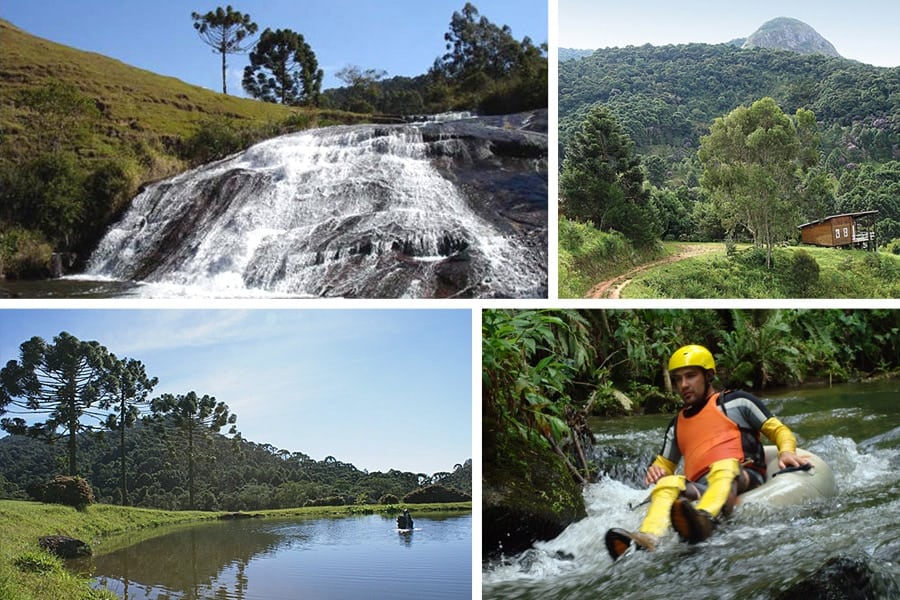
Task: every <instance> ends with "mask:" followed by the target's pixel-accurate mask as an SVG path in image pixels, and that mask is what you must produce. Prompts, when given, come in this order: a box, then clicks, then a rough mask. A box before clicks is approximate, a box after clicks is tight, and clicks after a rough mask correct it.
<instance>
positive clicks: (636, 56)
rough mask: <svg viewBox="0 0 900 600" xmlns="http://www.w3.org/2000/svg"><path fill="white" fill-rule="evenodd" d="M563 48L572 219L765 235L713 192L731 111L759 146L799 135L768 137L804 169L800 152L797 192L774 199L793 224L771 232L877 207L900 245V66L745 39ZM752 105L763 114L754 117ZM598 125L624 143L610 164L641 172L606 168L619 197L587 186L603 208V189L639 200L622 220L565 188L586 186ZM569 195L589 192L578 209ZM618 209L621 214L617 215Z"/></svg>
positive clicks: (635, 235)
mask: <svg viewBox="0 0 900 600" xmlns="http://www.w3.org/2000/svg"><path fill="white" fill-rule="evenodd" d="M560 56H561V57H566V58H568V59H567V60H561V62H560V65H559V111H560V114H559V117H560V120H559V130H560V131H559V140H560V148H559V150H560V159H561V160H560V165H561V176H560V181H561V187H560V198H561V210H562V213H563V223H562V224H561V228H564V227H565V226H566V223H565V221H566V219H569V218H572V219H575V220H579V221H583V222H590V223H592V224H593V225H594V226H596V227H597V229H599V230H600V231H603V232H612V231H617V232H620V233H623V234H624V235H625V236H626V237H627V238H628V239H629V240H631V241H632V242H633V243H635V244H636V245H646V244H648V243H651V244H652V241H653V240H658V239H666V240H682V241H721V240H737V241H741V240H746V241H751V240H752V241H757V242H758V239H759V230H758V228H757V229H754V227H755V226H756V225H755V224H754V225H751V224H748V223H738V222H736V219H734V218H731V217H732V216H733V215H728V214H726V212H725V206H724V204H725V203H722V202H716V201H715V200H716V198H715V197H714V195H715V194H714V193H713V190H714V189H716V188H717V189H718V190H719V191H718V192H716V194H719V195H720V196H721V195H722V194H724V193H725V189H726V188H727V185H718V186H717V185H713V184H714V182H713V179H714V178H713V177H712V176H710V175H708V176H707V178H706V179H705V180H704V174H707V172H708V171H709V168H710V166H712V165H717V164H721V160H723V159H724V156H723V155H722V154H721V153H720V152H719V151H718V150H715V149H713V148H712V146H713V141H714V140H713V138H711V137H710V133H711V131H712V130H713V126H714V123H716V122H719V121H721V122H722V126H723V127H726V126H729V123H730V124H731V125H730V126H733V127H737V128H743V130H744V133H743V134H742V135H744V139H745V142H746V143H748V144H750V143H756V144H757V145H760V144H762V143H763V139H764V138H763V137H760V138H756V139H755V141H754V140H750V141H748V140H749V138H748V134H749V133H750V132H752V131H753V128H754V127H759V128H760V131H766V132H770V131H775V130H777V129H778V128H783V131H785V132H789V133H788V135H787V136H786V137H783V138H782V139H781V141H776V139H775V138H776V137H777V136H768V134H767V136H766V137H765V139H767V140H768V141H766V142H765V144H767V148H768V150H767V151H766V152H764V153H762V154H761V155H760V159H761V160H763V161H764V160H765V159H764V155H765V154H768V155H769V156H775V155H776V154H778V153H779V152H781V151H782V150H784V149H787V148H788V146H790V151H789V152H788V154H789V155H791V156H794V157H795V158H794V159H793V160H796V161H797V165H798V167H799V166H800V165H801V163H802V170H799V169H798V170H797V171H796V173H795V175H796V176H797V179H796V181H795V182H794V183H793V184H791V186H790V189H789V190H787V191H785V190H782V191H781V192H780V193H779V194H778V198H772V201H773V202H775V201H780V202H782V204H783V205H784V206H782V208H788V209H790V210H785V211H782V212H781V213H779V216H778V217H777V220H779V221H780V222H781V223H782V224H784V223H786V224H787V225H786V226H785V227H783V228H782V229H783V231H782V232H779V233H778V235H777V236H775V238H777V239H775V238H772V239H770V242H771V243H779V242H780V243H785V242H786V243H794V242H796V241H797V240H798V239H799V232H798V230H797V229H796V228H797V226H799V225H801V224H803V223H808V222H811V221H815V220H818V219H821V218H823V217H825V216H828V215H835V214H843V213H850V212H860V211H870V210H876V211H878V224H877V242H878V246H879V247H880V248H884V247H885V246H887V245H889V246H890V249H892V250H893V249H895V248H898V246H900V244H898V243H894V244H890V242H891V240H893V239H896V238H900V201H898V200H897V198H898V192H900V68H892V69H888V68H880V67H874V66H871V65H865V64H862V63H859V62H856V61H852V60H847V59H843V58H840V57H830V56H825V55H822V54H799V53H796V52H789V51H784V50H775V49H768V48H748V49H743V48H740V47H738V46H737V45H734V44H720V45H708V44H685V45H677V46H676V45H669V46H662V47H655V46H651V45H645V46H641V47H633V46H632V47H628V48H608V49H601V50H596V51H594V52H593V53H590V54H587V55H585V54H584V53H582V52H580V51H570V50H564V51H560ZM764 100H765V101H764ZM769 100H771V101H769ZM763 101H764V102H763ZM760 102H762V103H761V104H759V103H760ZM763 106H765V107H767V108H766V110H765V111H764V112H766V114H767V116H765V117H762V116H761V113H762V112H763V111H762V110H761V107H763ZM742 107H743V108H742ZM753 107H757V108H755V109H754V108H753ZM741 111H744V112H741ZM746 115H756V116H755V117H753V119H750V120H747V117H746ZM779 115H780V116H779ZM729 118H730V121H729V120H727V119H729ZM754 119H755V120H754ZM785 119H788V120H787V121H785ZM739 123H740V124H739ZM772 124H777V125H776V126H775V127H776V129H772ZM748 128H749V129H748ZM588 131H606V132H608V133H609V134H610V135H611V136H612V138H611V139H615V140H618V141H617V142H616V145H615V152H614V153H611V154H610V153H605V154H603V156H605V157H606V158H605V159H603V158H601V159H599V162H600V163H603V164H606V165H608V166H609V167H610V168H614V167H615V166H616V165H623V164H628V165H630V164H631V163H632V157H634V158H636V159H637V160H638V161H639V163H640V169H639V171H640V174H641V175H642V180H643V185H641V182H640V181H638V179H641V178H640V177H638V176H637V175H636V171H635V169H633V168H631V169H630V171H629V172H628V174H627V175H626V174H625V173H624V172H621V173H617V174H611V175H608V176H605V177H606V181H607V183H606V184H604V185H610V186H612V187H611V188H610V189H614V190H618V191H616V192H615V193H613V194H612V195H608V194H605V193H603V194H599V195H598V194H597V193H585V194H583V195H584V197H592V198H594V199H595V205H594V206H593V207H592V209H593V208H597V205H601V204H603V203H604V202H605V200H603V199H604V198H607V199H608V198H612V199H613V201H614V202H613V204H616V203H617V202H618V203H619V204H620V206H621V205H623V204H622V202H620V201H619V200H623V201H624V206H626V207H630V208H628V209H627V210H623V209H621V208H619V209H616V211H613V212H612V218H610V214H611V213H610V211H606V212H605V213H604V217H603V222H601V221H600V220H598V218H596V215H593V216H590V217H587V216H586V215H585V214H584V210H583V209H584V203H583V202H581V201H580V200H578V198H577V196H578V193H577V188H568V189H567V188H566V187H565V186H564V185H563V184H564V183H565V181H567V180H568V181H570V182H577V183H578V185H581V186H582V188H583V183H582V182H584V181H585V178H584V177H582V176H581V175H580V173H582V174H583V173H584V172H585V171H584V168H585V166H584V165H580V166H578V165H577V164H576V163H577V162H578V160H580V159H579V158H578V157H579V156H582V155H584V154H585V149H589V148H590V143H589V140H590V135H589V134H588ZM579 135H581V136H582V137H579ZM585 136H586V137H585ZM707 138H708V140H709V141H708V142H707V146H709V148H707V150H706V151H705V152H706V154H705V155H704V154H703V153H701V152H700V150H701V145H702V141H703V140H704V139H707ZM782 142H783V144H782ZM748 147H749V146H748ZM760 147H761V146H760ZM573 151H574V152H575V155H572V157H571V160H569V163H568V168H569V169H575V170H574V171H572V172H571V173H570V174H569V175H566V169H567V158H569V157H570V155H571V154H572V152H573ZM588 155H590V152H588ZM595 155H596V153H595ZM704 157H705V158H704ZM773 166H774V163H770V165H769V167H766V169H768V170H767V171H765V173H766V176H772V175H773V174H772V173H771V168H770V167H773ZM593 169H594V171H595V172H596V167H593ZM589 170H590V169H589ZM760 173H762V171H760ZM616 178H621V180H623V181H627V184H622V183H620V182H619V181H616ZM776 178H777V177H776ZM748 181H749V180H745V183H747V182H748ZM725 183H726V184H728V185H731V184H734V183H736V180H734V179H733V180H731V181H728V182H725ZM718 184H722V182H721V181H720V182H718ZM764 187H765V186H764ZM573 189H574V192H573ZM748 189H749V187H748V186H746V185H745V187H744V191H743V192H742V193H745V194H747V197H748V201H750V202H751V203H752V199H753V198H754V197H759V194H755V193H750V192H749V191H748ZM760 189H764V188H760ZM629 190H630V191H629ZM732 191H733V190H732ZM567 196H571V197H573V198H575V199H576V201H578V202H579V204H578V207H577V208H576V209H575V210H574V212H573V210H572V207H568V206H567V202H569V199H568V198H567ZM723 197H724V196H723ZM617 199H619V200H617ZM570 213H571V214H570ZM616 214H618V215H623V216H622V218H619V219H618V220H617V218H616ZM635 215H639V218H638V219H637V221H639V225H636V219H635ZM770 222H771V221H770ZM561 237H563V236H562V234H561ZM770 238H771V236H770ZM566 252H567V248H565V247H564V245H562V244H561V249H560V255H561V261H565V260H568V259H567V255H566ZM563 267H566V265H563V266H562V267H561V269H563V270H564V268H563ZM776 268H777V265H776Z"/></svg>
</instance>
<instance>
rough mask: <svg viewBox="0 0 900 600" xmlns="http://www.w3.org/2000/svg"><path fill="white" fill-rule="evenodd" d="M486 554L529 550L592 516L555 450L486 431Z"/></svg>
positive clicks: (486, 555)
mask: <svg viewBox="0 0 900 600" xmlns="http://www.w3.org/2000/svg"><path fill="white" fill-rule="evenodd" d="M483 461H484V468H483V469H484V470H483V481H482V508H483V526H482V530H483V531H482V538H481V539H482V542H481V543H482V546H481V548H482V555H483V558H485V559H489V558H496V557H498V556H499V555H500V554H505V555H511V554H518V553H519V552H523V551H524V550H527V549H528V548H530V547H531V545H532V544H534V542H535V541H538V540H549V539H552V538H554V537H556V536H558V535H559V534H560V533H562V531H563V530H564V529H565V528H566V527H568V526H569V525H570V524H572V523H574V522H575V521H578V520H580V519H583V518H584V517H585V516H587V512H586V510H585V506H584V497H583V495H582V490H581V486H580V485H579V484H578V483H577V482H576V481H575V480H574V479H573V478H572V474H571V473H570V472H569V470H568V468H567V467H566V465H565V464H564V463H563V461H562V460H561V459H560V458H559V457H558V456H557V455H556V454H554V453H553V451H552V450H550V449H549V448H540V447H537V446H535V445H532V444H528V443H527V442H526V441H525V440H522V439H521V438H518V437H514V436H509V437H502V438H498V437H497V436H495V435H494V434H493V433H492V432H490V431H489V430H486V431H485V450H484V458H483Z"/></svg>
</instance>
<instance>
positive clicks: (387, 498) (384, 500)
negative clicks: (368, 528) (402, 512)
mask: <svg viewBox="0 0 900 600" xmlns="http://www.w3.org/2000/svg"><path fill="white" fill-rule="evenodd" d="M399 503H400V498H398V497H397V496H395V495H393V494H385V495H384V496H382V497H381V498H379V499H378V504H399Z"/></svg>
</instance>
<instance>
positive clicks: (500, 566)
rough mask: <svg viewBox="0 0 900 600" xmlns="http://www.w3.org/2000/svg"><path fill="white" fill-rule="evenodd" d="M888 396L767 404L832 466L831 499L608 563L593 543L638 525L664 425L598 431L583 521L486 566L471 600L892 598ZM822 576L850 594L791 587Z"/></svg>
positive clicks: (896, 432) (893, 496)
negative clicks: (597, 476)
mask: <svg viewBox="0 0 900 600" xmlns="http://www.w3.org/2000/svg"><path fill="white" fill-rule="evenodd" d="M873 388H874V390H876V391H875V392H873V391H872V390H873ZM848 389H849V391H847V390H848ZM896 392H897V386H896V384H895V383H892V382H887V383H882V384H867V386H860V388H859V389H850V386H847V388H846V389H844V390H842V391H841V392H838V391H834V397H836V398H840V399H835V400H834V401H833V402H830V403H829V405H827V406H824V407H822V404H824V401H823V400H822V397H829V396H830V394H829V390H821V391H817V392H816V394H817V397H816V399H815V400H810V399H808V396H809V395H808V394H804V396H803V397H801V398H797V399H794V398H790V399H789V400H787V401H785V402H784V403H783V404H782V403H780V402H777V401H776V402H772V403H770V405H769V406H770V408H772V410H773V412H775V413H776V414H781V415H786V416H785V418H784V422H785V423H786V424H788V425H789V426H790V427H791V428H792V429H793V430H794V431H795V432H796V433H797V434H798V436H799V441H800V445H801V447H803V448H806V449H808V450H810V451H811V452H814V453H815V454H817V455H819V456H820V457H822V458H823V459H824V460H825V461H826V462H827V463H828V464H829V466H830V467H831V468H832V470H833V472H834V474H835V477H836V479H837V482H838V490H839V495H838V496H837V497H834V498H827V499H822V500H820V501H815V502H809V503H805V504H800V505H795V506H789V507H784V508H780V509H773V508H766V507H762V506H759V505H755V506H749V505H748V506H745V507H739V508H738V510H737V511H736V512H735V514H734V515H733V516H732V518H731V519H729V520H727V521H725V522H724V523H723V524H722V525H721V526H720V527H719V528H718V530H717V531H716V532H715V534H714V535H713V536H712V537H711V538H710V539H709V540H707V541H705V542H703V543H701V544H698V545H695V546H691V545H688V544H685V543H682V542H680V541H678V540H677V536H675V535H674V534H672V535H670V536H668V537H666V538H664V539H663V541H662V544H661V546H660V548H658V549H657V551H656V552H631V553H630V554H627V555H626V556H625V557H623V558H621V559H620V560H619V561H617V562H613V561H612V560H611V559H610V557H609V554H608V553H607V551H606V548H605V546H604V542H603V534H604V532H605V531H606V530H607V529H609V528H610V527H623V528H625V529H632V530H634V529H637V528H638V527H639V526H640V523H641V520H642V519H643V516H644V514H645V513H646V509H647V506H646V505H642V506H639V505H640V504H641V502H642V501H643V500H645V499H646V498H647V496H648V493H649V490H648V489H647V488H646V487H645V486H644V485H643V483H642V481H641V480H642V479H643V472H644V470H645V469H646V465H647V464H648V463H649V462H650V461H651V460H652V458H653V456H654V455H655V452H656V451H658V448H659V442H660V437H661V435H662V431H663V429H664V428H665V425H666V424H667V422H668V417H666V418H661V417H641V418H639V419H637V420H636V419H630V420H625V421H622V422H621V423H610V424H609V425H610V426H609V428H608V430H607V431H605V432H600V433H598V435H597V445H596V449H597V450H598V452H599V454H600V456H598V457H597V460H598V463H599V466H600V468H601V471H602V473H603V474H604V477H603V479H602V480H601V481H600V482H599V483H596V484H592V485H589V486H587V487H586V488H585V492H584V498H585V505H586V507H587V512H588V516H587V518H585V519H582V520H581V521H578V522H576V523H573V524H572V525H570V526H569V527H568V528H566V530H565V531H564V532H563V533H562V534H561V535H559V536H558V537H557V538H556V539H553V540H549V541H546V542H539V543H536V544H535V545H534V547H533V548H532V549H530V550H528V551H526V552H524V553H522V554H519V555H516V556H510V557H505V559H504V560H502V561H499V562H497V561H495V562H493V563H491V564H487V565H485V569H484V571H483V573H482V590H483V593H482V597H483V598H484V599H485V600H501V599H513V598H515V599H518V600H523V599H535V600H537V599H541V600H543V599H545V598H552V599H555V600H563V599H565V600H581V599H584V600H587V599H592V600H593V599H595V598H616V599H623V600H625V599H633V600H647V599H660V600H663V599H669V598H721V599H740V600H744V599H751V600H771V599H778V600H782V599H784V598H791V599H793V598H807V597H827V598H838V597H841V598H844V597H853V598H867V599H868V598H871V599H876V598H877V599H880V598H884V599H887V598H897V597H900V596H898V594H900V531H898V529H897V526H896V524H897V522H898V519H900V496H898V495H897V490H898V489H900V469H898V467H900V413H898V411H897V408H896V404H895V402H896V401H895V394H896ZM813 406H818V407H820V408H818V409H813V408H811V407H813ZM795 407H796V408H795ZM807 411H808V412H807ZM792 413H793V414H792ZM642 427H647V429H641V428H642ZM825 432H829V433H825ZM804 435H806V436H809V437H804ZM854 437H855V438H857V439H856V440H854V439H853V438H854ZM622 465H629V466H628V467H627V468H623V467H622ZM631 507H634V508H633V509H632V508H631ZM829 569H830V570H831V571H830V576H831V577H834V578H835V580H836V581H837V585H839V586H840V588H839V589H844V590H846V589H848V588H849V589H853V590H854V591H855V592H857V593H858V595H846V593H844V595H841V594H840V593H838V592H834V593H833V594H832V595H827V596H825V595H822V594H821V593H819V594H813V595H812V596H811V595H809V592H808V591H807V592H806V593H804V592H802V591H799V592H798V591H796V590H795V589H793V588H794V586H798V585H801V584H803V583H805V582H808V581H812V582H822V580H823V579H825V577H827V576H828V575H829ZM823 573H824V575H823ZM835 573H838V574H837V575H836V574H835ZM807 589H808V588H807ZM835 594H837V595H835Z"/></svg>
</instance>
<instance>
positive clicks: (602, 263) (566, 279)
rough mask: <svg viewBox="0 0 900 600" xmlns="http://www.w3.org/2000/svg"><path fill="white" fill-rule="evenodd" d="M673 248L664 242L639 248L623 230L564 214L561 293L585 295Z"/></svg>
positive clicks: (560, 257)
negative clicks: (606, 228)
mask: <svg viewBox="0 0 900 600" xmlns="http://www.w3.org/2000/svg"><path fill="white" fill-rule="evenodd" d="M670 251H671V249H667V247H666V246H662V245H659V246H654V247H651V248H647V249H643V250H638V249H635V248H634V246H632V245H631V243H630V242H629V241H628V240H627V239H626V238H625V236H623V235H622V234H620V233H605V232H602V231H599V230H598V229H596V228H594V227H593V226H592V225H590V224H587V223H578V222H576V221H570V220H568V219H566V218H565V217H561V218H560V220H559V297H560V298H583V297H585V296H586V295H587V293H588V292H589V291H590V290H591V288H592V287H594V286H595V285H596V284H597V283H599V282H601V281H605V280H607V279H611V278H613V277H617V276H618V275H621V274H623V273H626V272H628V271H629V270H630V269H632V268H634V267H635V266H637V265H640V264H643V263H646V262H650V261H652V260H658V259H660V258H663V257H665V256H666V255H667V253H668V252H670Z"/></svg>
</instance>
